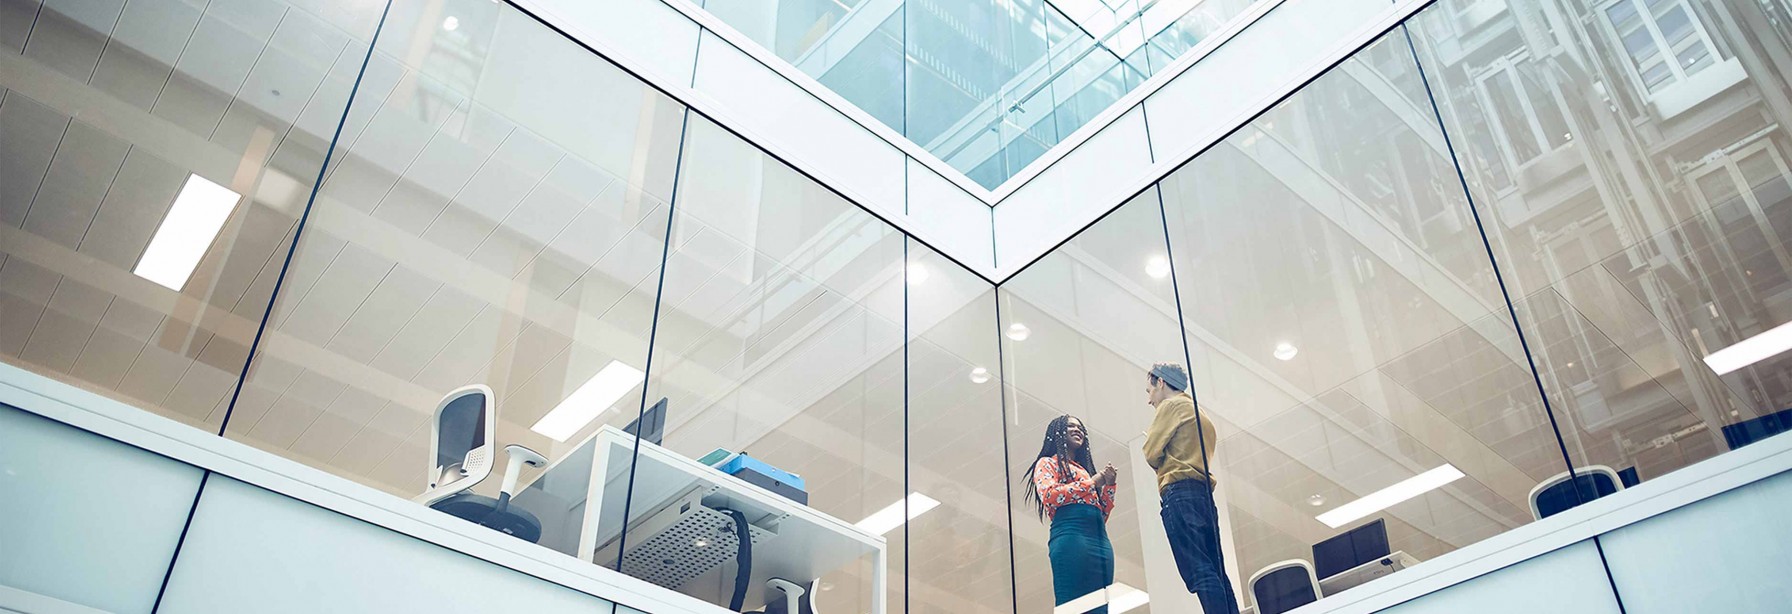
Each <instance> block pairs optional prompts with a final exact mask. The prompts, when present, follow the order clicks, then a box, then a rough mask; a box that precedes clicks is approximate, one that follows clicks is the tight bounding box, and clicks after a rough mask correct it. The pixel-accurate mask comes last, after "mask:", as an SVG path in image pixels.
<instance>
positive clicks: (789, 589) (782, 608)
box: [756, 578, 821, 614]
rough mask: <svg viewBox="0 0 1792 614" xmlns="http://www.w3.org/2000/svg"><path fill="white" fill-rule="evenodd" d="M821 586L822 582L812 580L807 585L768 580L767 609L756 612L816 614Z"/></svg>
mask: <svg viewBox="0 0 1792 614" xmlns="http://www.w3.org/2000/svg"><path fill="white" fill-rule="evenodd" d="M820 585H821V581H820V580H810V581H809V583H808V584H806V585H805V584H797V583H795V582H791V581H789V580H785V579H783V578H772V579H770V580H767V581H766V582H765V587H766V591H765V609H763V610H756V612H758V613H759V614H815V594H816V592H817V591H816V587H818V586H820ZM773 589H776V590H773Z"/></svg>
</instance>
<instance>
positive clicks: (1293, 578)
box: [1247, 559, 1324, 614]
mask: <svg viewBox="0 0 1792 614" xmlns="http://www.w3.org/2000/svg"><path fill="white" fill-rule="evenodd" d="M1247 586H1250V587H1251V599H1252V600H1253V601H1255V602H1256V604H1257V614H1282V612H1287V611H1289V610H1292V609H1294V608H1298V607H1300V606H1303V605H1307V604H1309V603H1313V602H1315V601H1318V600H1319V598H1320V597H1323V596H1324V594H1323V593H1321V592H1320V591H1319V576H1318V575H1316V574H1314V573H1313V564H1312V563H1308V562H1306V561H1303V560H1300V559H1294V560H1289V561H1282V562H1280V563H1276V564H1274V565H1270V566H1268V567H1264V568H1263V570H1262V571H1258V572H1257V573H1255V574H1252V575H1251V581H1250V582H1249V583H1248V584H1247Z"/></svg>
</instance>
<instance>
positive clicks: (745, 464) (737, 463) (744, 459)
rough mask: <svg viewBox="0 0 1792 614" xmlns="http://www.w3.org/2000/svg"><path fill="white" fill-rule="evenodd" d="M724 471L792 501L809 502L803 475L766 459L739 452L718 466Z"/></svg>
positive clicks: (805, 503) (806, 503) (804, 503)
mask: <svg viewBox="0 0 1792 614" xmlns="http://www.w3.org/2000/svg"><path fill="white" fill-rule="evenodd" d="M716 468H717V469H720V470H722V473H726V474H728V475H732V476H734V477H737V478H740V479H741V480H742V481H744V482H746V483H748V484H752V485H754V486H758V487H760V488H764V489H766V490H769V491H772V492H774V493H777V494H778V495H779V496H782V497H784V498H786V499H790V500H791V501H795V502H797V503H801V504H803V505H808V504H809V492H808V490H807V489H805V488H804V485H803V476H800V475H797V474H794V473H791V472H789V471H785V470H783V469H779V468H777V467H773V466H771V465H769V464H766V462H765V461H762V460H759V459H757V458H753V457H751V456H747V455H746V454H737V455H735V456H734V458H731V459H728V461H727V462H724V463H722V464H721V465H720V466H718V467H716Z"/></svg>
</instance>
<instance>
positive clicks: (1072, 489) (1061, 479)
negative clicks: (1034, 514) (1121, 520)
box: [1033, 456, 1114, 520]
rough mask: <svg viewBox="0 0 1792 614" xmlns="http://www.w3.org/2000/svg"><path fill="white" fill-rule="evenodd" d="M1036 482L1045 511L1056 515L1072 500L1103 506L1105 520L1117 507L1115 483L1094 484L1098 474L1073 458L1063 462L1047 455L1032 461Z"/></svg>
mask: <svg viewBox="0 0 1792 614" xmlns="http://www.w3.org/2000/svg"><path fill="white" fill-rule="evenodd" d="M1033 486H1034V487H1035V488H1038V489H1039V500H1040V501H1043V502H1044V503H1045V514H1046V515H1047V516H1057V515H1058V508H1060V507H1064V506H1066V505H1070V504H1072V503H1087V504H1089V505H1093V506H1095V507H1097V508H1099V509H1101V518H1102V520H1107V517H1108V514H1110V513H1112V512H1113V511H1114V485H1113V484H1108V485H1106V486H1103V487H1101V489H1100V491H1099V492H1098V491H1097V489H1096V488H1095V478H1094V477H1091V476H1090V475H1089V472H1088V471H1085V470H1083V468H1082V466H1081V465H1078V464H1076V463H1074V462H1065V463H1060V462H1058V459H1057V458H1056V457H1051V456H1047V457H1045V458H1041V459H1039V462H1038V463H1035V464H1034V465H1033Z"/></svg>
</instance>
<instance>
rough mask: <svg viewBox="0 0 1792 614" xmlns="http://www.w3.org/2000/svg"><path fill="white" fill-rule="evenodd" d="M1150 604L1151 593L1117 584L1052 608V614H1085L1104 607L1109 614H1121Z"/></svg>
mask: <svg viewBox="0 0 1792 614" xmlns="http://www.w3.org/2000/svg"><path fill="white" fill-rule="evenodd" d="M1150 602H1151V595H1150V594H1149V593H1146V592H1145V591H1142V590H1139V589H1136V588H1133V587H1130V586H1127V585H1125V584H1123V583H1120V582H1115V583H1113V584H1109V585H1107V586H1104V587H1102V588H1100V589H1097V590H1095V591H1094V592H1091V593H1089V594H1087V595H1083V596H1081V597H1077V598H1076V599H1072V600H1070V601H1066V602H1064V603H1063V604H1060V605H1058V606H1057V607H1054V608H1052V614H1083V612H1087V611H1089V610H1093V609H1095V608H1098V607H1101V606H1103V605H1106V606H1108V614H1120V613H1121V612H1127V611H1131V610H1134V609H1138V607H1139V606H1143V605H1145V604H1147V603H1150Z"/></svg>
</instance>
